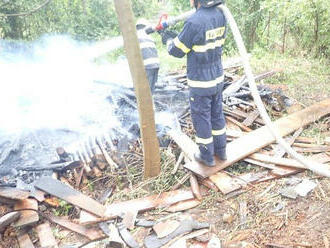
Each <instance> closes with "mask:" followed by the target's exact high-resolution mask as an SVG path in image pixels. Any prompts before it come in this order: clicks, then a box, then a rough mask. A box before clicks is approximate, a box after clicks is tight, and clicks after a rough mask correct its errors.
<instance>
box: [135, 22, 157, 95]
mask: <svg viewBox="0 0 330 248" xmlns="http://www.w3.org/2000/svg"><path fill="white" fill-rule="evenodd" d="M149 26H150V25H149V24H148V22H147V20H145V19H139V20H138V21H137V23H136V29H137V36H138V39H139V43H140V49H141V53H142V58H143V63H144V67H145V70H146V73H147V77H148V81H149V85H150V90H151V92H152V93H153V92H154V90H155V85H156V82H157V80H158V71H159V57H158V53H157V49H156V45H155V41H154V40H153V39H152V37H151V36H150V35H148V34H147V33H146V28H147V27H149Z"/></svg>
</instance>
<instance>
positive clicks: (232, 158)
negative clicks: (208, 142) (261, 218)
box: [169, 98, 330, 177]
mask: <svg viewBox="0 0 330 248" xmlns="http://www.w3.org/2000/svg"><path fill="white" fill-rule="evenodd" d="M329 113H330V98H328V99H326V100H324V101H322V102H319V103H316V104H314V105H312V106H310V107H308V108H306V109H304V110H301V111H298V112H295V113H293V114H291V115H288V116H285V117H282V118H281V119H279V120H277V121H275V122H274V123H273V124H274V126H275V128H276V129H277V131H278V133H279V134H280V135H281V136H286V135H288V134H290V133H292V132H294V131H295V130H297V129H299V128H300V127H304V126H306V125H308V124H310V123H313V122H314V121H316V120H318V119H319V118H321V117H322V116H325V115H327V114H329ZM169 135H170V136H171V137H172V138H173V139H174V141H175V142H176V143H177V144H178V145H179V146H180V147H181V149H182V150H183V151H184V152H185V153H186V155H187V156H188V157H189V158H190V159H192V160H193V154H194V152H195V151H197V150H198V147H197V145H196V144H195V143H194V142H193V141H192V140H191V139H190V138H189V137H188V136H186V135H184V134H183V133H178V132H175V131H173V130H172V131H170V132H169ZM273 142H275V138H274V136H273V135H272V134H271V133H270V132H269V130H268V128H267V127H266V126H264V127H261V128H259V129H257V130H254V131H252V132H249V133H247V134H245V135H244V136H242V137H240V138H238V139H236V140H234V141H232V142H231V143H229V144H228V145H227V157H228V159H227V160H226V161H221V160H219V159H217V158H216V166H215V167H206V166H204V165H202V164H200V163H198V162H197V161H195V160H194V161H192V162H191V163H187V164H185V165H184V167H185V168H187V169H189V170H191V171H193V172H195V173H196V174H198V175H200V176H203V177H208V176H210V175H213V174H214V173H216V172H218V171H220V170H222V169H224V168H226V167H228V166H230V165H232V164H234V163H236V162H237V161H239V160H241V159H243V158H245V157H247V156H249V155H250V154H252V153H254V152H256V151H258V150H260V149H261V148H263V147H265V146H267V145H269V144H271V143H273Z"/></svg>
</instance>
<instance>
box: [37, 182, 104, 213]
mask: <svg viewBox="0 0 330 248" xmlns="http://www.w3.org/2000/svg"><path fill="white" fill-rule="evenodd" d="M35 187H36V188H38V189H40V190H42V191H44V192H46V193H48V194H51V195H53V196H56V197H58V198H60V199H62V200H65V201H66V202H68V203H71V204H73V205H75V206H77V207H80V208H82V209H84V210H86V211H87V212H90V213H92V214H95V215H97V216H100V217H102V216H104V214H105V210H106V208H105V206H103V205H101V204H100V203H98V202H97V201H95V200H94V199H92V198H90V197H88V196H86V195H84V194H82V193H80V192H79V191H77V190H75V189H73V188H71V187H69V186H67V185H65V184H64V183H62V182H60V181H58V180H56V179H53V178H52V177H42V178H40V179H39V180H38V181H37V182H36V184H35Z"/></svg>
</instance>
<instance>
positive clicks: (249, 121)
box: [243, 109, 259, 127]
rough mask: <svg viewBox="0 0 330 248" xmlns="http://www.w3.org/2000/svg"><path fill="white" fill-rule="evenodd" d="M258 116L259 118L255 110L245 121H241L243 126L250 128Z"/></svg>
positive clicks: (257, 111)
mask: <svg viewBox="0 0 330 248" xmlns="http://www.w3.org/2000/svg"><path fill="white" fill-rule="evenodd" d="M258 116H259V110H258V109H255V110H254V111H252V112H251V113H250V114H249V115H248V117H246V118H245V120H244V121H243V125H245V126H247V127H249V126H251V125H252V124H253V122H254V121H255V119H257V118H258Z"/></svg>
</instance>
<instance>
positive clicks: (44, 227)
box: [35, 222, 58, 248]
mask: <svg viewBox="0 0 330 248" xmlns="http://www.w3.org/2000/svg"><path fill="white" fill-rule="evenodd" d="M35 230H36V232H37V235H38V237H39V242H40V248H47V247H52V248H55V247H58V246H57V242H56V240H55V237H54V235H53V232H52V229H51V228H50V225H49V223H48V222H46V223H43V224H40V225H38V226H36V227H35Z"/></svg>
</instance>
